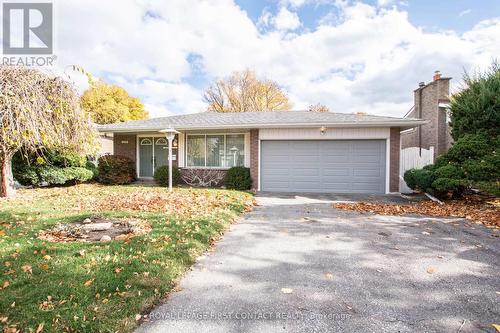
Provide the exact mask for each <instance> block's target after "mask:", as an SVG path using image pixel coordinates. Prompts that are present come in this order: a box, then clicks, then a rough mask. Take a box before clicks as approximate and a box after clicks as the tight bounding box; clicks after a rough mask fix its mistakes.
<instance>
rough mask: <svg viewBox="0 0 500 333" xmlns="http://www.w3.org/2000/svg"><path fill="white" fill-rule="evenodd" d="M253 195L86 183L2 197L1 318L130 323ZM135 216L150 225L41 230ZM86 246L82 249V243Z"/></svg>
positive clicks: (49, 323)
mask: <svg viewBox="0 0 500 333" xmlns="http://www.w3.org/2000/svg"><path fill="white" fill-rule="evenodd" d="M252 203H253V198H252V196H251V195H250V194H247V193H243V192H237V191H225V190H191V189H176V190H175V191H174V193H173V194H168V193H167V191H166V189H164V188H159V187H139V186H100V185H78V186H72V187H66V188H52V189H35V190H21V191H18V196H17V197H16V198H14V199H9V200H6V199H0V258H1V259H0V267H1V273H2V274H1V276H0V325H1V326H3V328H4V330H6V329H7V328H10V329H12V330H13V331H14V328H17V329H19V330H21V331H36V330H37V329H39V328H41V327H42V326H43V331H44V332H46V331H53V332H55V331H79V332H81V331H86V332H97V331H102V332H109V331H118V332H124V331H125V332H127V331H131V330H132V329H133V328H134V327H136V326H137V321H136V317H137V314H144V313H147V311H148V310H149V309H151V307H152V306H153V305H155V304H157V303H158V302H159V301H160V300H161V299H162V297H164V296H165V295H166V294H167V293H168V292H169V291H170V290H171V289H172V287H173V286H174V285H175V281H176V279H177V278H179V277H180V276H181V275H182V274H183V272H185V271H186V269H187V268H188V267H189V266H190V265H192V264H193V262H194V259H195V258H196V257H197V256H198V255H199V254H201V253H202V252H203V251H204V250H206V249H207V248H208V247H209V246H210V244H211V243H212V242H213V241H214V240H215V239H217V237H218V236H219V235H220V234H221V233H222V232H224V230H225V229H226V228H227V227H228V225H229V224H230V223H231V222H232V221H233V220H234V219H235V218H236V217H237V216H238V215H240V214H242V213H243V212H244V211H245V210H248V209H249V208H250V207H251V205H252ZM95 215H100V216H104V217H133V218H140V219H144V220H146V221H147V222H148V223H150V224H151V226H152V230H151V232H150V233H149V234H146V235H142V236H137V237H133V238H130V239H128V240H114V241H111V242H95V243H84V242H71V243H50V242H44V241H42V240H40V239H38V238H37V237H38V233H39V231H40V230H44V229H49V228H51V227H53V226H55V225H56V224H58V223H67V222H73V221H81V220H83V219H84V218H86V217H90V216H95ZM82 250H83V251H82Z"/></svg>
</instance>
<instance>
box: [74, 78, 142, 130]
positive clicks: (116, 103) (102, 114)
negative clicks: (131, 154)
mask: <svg viewBox="0 0 500 333" xmlns="http://www.w3.org/2000/svg"><path fill="white" fill-rule="evenodd" d="M81 105H82V108H83V109H84V110H85V111H86V112H88V113H89V114H90V116H91V118H92V121H94V122H95V123H97V124H111V123H116V122H123V121H129V120H140V119H145V118H147V117H148V113H147V112H146V111H145V110H144V105H143V104H142V103H141V101H140V100H139V99H138V98H134V97H131V96H129V94H128V93H127V92H126V91H125V89H123V88H121V87H119V86H116V85H109V84H106V83H103V82H97V83H95V84H93V85H92V86H91V87H90V88H89V89H88V90H86V91H85V92H84V93H83V95H82V97H81Z"/></svg>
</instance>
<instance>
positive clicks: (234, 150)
mask: <svg viewBox="0 0 500 333" xmlns="http://www.w3.org/2000/svg"><path fill="white" fill-rule="evenodd" d="M186 141H187V142H186V147H187V149H186V165H187V166H188V167H208V168H231V167H233V166H244V164H245V136H244V135H243V134H227V135H188V136H187V140H186Z"/></svg>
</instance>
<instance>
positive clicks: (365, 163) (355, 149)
mask: <svg viewBox="0 0 500 333" xmlns="http://www.w3.org/2000/svg"><path fill="white" fill-rule="evenodd" d="M385 147H386V142H385V140H321V141H306V140H296V141H294V140H292V141H290V140H287V141H262V143H261V190H262V191H273V192H321V193H385V168H386V165H385V164H386V149H385Z"/></svg>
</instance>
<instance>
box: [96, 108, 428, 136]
mask: <svg viewBox="0 0 500 333" xmlns="http://www.w3.org/2000/svg"><path fill="white" fill-rule="evenodd" d="M422 123H424V122H423V121H422V120H419V119H408V118H396V117H385V116H374V115H368V114H348V113H333V112H311V111H272V112H233V113H218V112H202V113H192V114H185V115H178V116H170V117H161V118H151V119H145V120H135V121H128V122H123V123H115V124H109V125H99V126H98V129H99V131H101V132H126V131H131V132H133V131H139V132H140V131H158V130H161V129H165V128H169V127H173V128H175V129H177V130H190V129H193V130H194V129H223V128H272V127H315V126H331V127H346V126H352V127H373V126H395V127H396V126H397V127H415V126H418V125H421V124H422Z"/></svg>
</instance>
